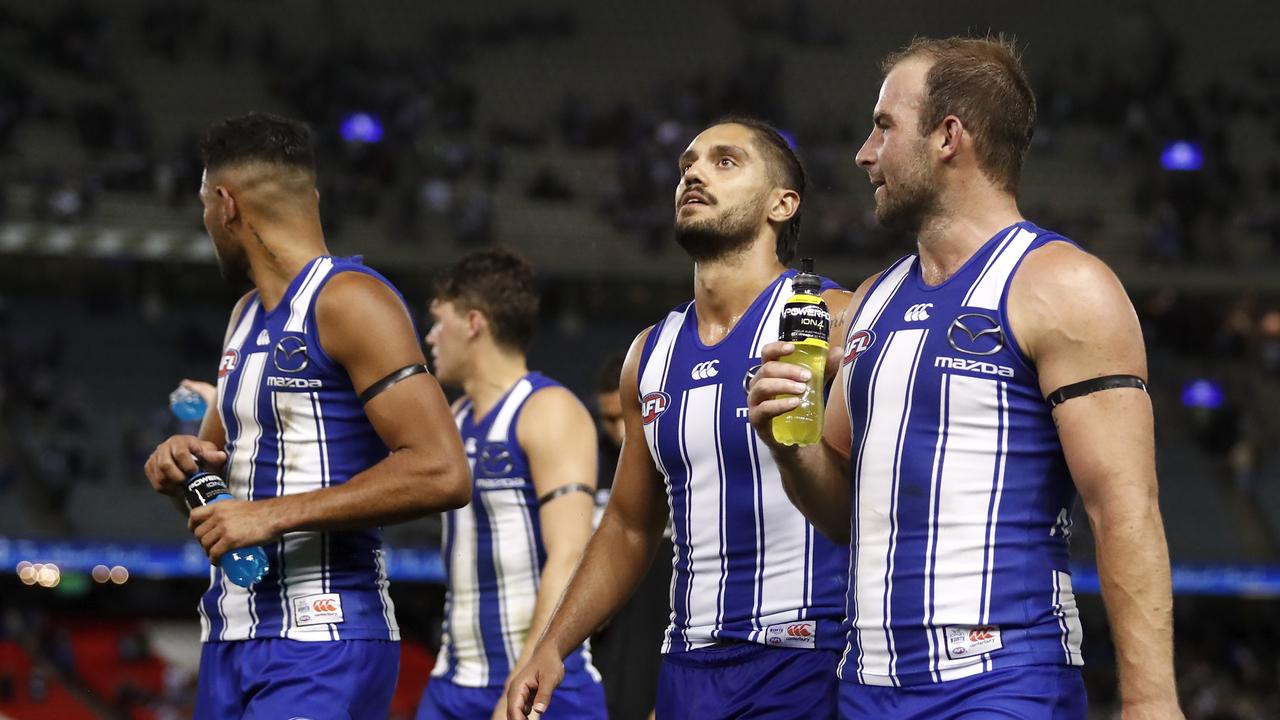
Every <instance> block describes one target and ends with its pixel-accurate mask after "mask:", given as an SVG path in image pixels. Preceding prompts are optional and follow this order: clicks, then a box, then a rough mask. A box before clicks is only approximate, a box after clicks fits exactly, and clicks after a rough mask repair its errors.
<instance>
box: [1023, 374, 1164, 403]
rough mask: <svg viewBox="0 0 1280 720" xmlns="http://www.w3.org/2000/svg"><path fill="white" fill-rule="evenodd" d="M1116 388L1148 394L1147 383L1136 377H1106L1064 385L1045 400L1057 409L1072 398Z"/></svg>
mask: <svg viewBox="0 0 1280 720" xmlns="http://www.w3.org/2000/svg"><path fill="white" fill-rule="evenodd" d="M1116 388H1137V389H1139V390H1141V391H1142V392H1146V391H1147V383H1146V381H1144V380H1143V379H1142V378H1140V377H1138V376H1136V375H1104V376H1102V377H1096V378H1093V379H1091V380H1081V381H1080V382H1078V383H1071V384H1070V385H1063V386H1062V387H1060V388H1058V389H1057V390H1054V391H1053V392H1051V393H1049V397H1047V398H1045V400H1048V401H1049V407H1050V408H1056V407H1058V406H1059V405H1061V404H1062V403H1064V402H1066V401H1068V400H1070V399H1071V398H1077V397H1080V396H1081V395H1089V394H1091V393H1096V392H1101V391H1103V390H1115V389H1116Z"/></svg>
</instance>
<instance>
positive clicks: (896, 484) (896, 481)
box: [884, 330, 929, 685]
mask: <svg viewBox="0 0 1280 720" xmlns="http://www.w3.org/2000/svg"><path fill="white" fill-rule="evenodd" d="M911 332H917V331H914V330H908V331H905V332H904V333H903V334H904V335H905V334H906V333H911ZM928 337H929V331H928V330H924V331H919V338H918V339H917V340H916V347H915V355H914V356H913V357H912V358H911V366H910V367H911V371H910V375H908V376H907V386H906V391H907V392H906V395H907V397H906V400H905V401H904V406H903V409H902V414H901V416H900V419H899V421H898V423H899V424H898V438H897V444H896V446H895V447H896V449H895V451H894V463H893V488H892V489H891V490H890V493H889V503H890V504H889V526H890V528H892V529H891V532H890V534H889V552H888V554H887V557H888V568H887V569H886V570H885V578H884V579H885V587H886V591H885V596H884V632H885V640H886V642H887V643H888V646H889V676H890V677H891V678H893V684H894V685H897V684H898V680H897V667H898V652H897V648H896V647H895V646H894V639H893V633H892V632H891V631H890V630H889V623H890V612H889V603H890V601H891V600H892V598H893V569H894V556H895V555H896V551H897V548H898V524H899V523H898V491H899V489H900V488H901V487H902V459H903V455H904V453H905V452H906V442H907V426H908V422H907V421H908V420H909V419H910V418H911V403H912V401H913V400H914V398H915V387H916V371H917V370H919V369H920V354H921V352H922V351H923V350H924V342H925V340H926V339H927V338H928Z"/></svg>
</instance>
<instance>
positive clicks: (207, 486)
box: [182, 472, 231, 509]
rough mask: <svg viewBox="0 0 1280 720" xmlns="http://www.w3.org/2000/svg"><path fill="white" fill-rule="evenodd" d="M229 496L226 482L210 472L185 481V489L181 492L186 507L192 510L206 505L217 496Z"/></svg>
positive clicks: (200, 473) (198, 474)
mask: <svg viewBox="0 0 1280 720" xmlns="http://www.w3.org/2000/svg"><path fill="white" fill-rule="evenodd" d="M230 494H231V491H230V490H229V489H228V488H227V481H226V480H223V479H222V478H221V477H219V476H217V475H215V474H213V473H211V472H198V473H196V474H195V475H192V476H191V479H190V480H188V481H187V489H186V490H184V491H183V493H182V497H183V499H184V500H186V501H187V507H188V508H191V509H194V508H198V507H200V506H201V505H208V504H209V503H211V502H213V501H214V499H215V498H217V497H218V496H219V495H230Z"/></svg>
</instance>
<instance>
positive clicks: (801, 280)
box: [791, 258, 822, 295]
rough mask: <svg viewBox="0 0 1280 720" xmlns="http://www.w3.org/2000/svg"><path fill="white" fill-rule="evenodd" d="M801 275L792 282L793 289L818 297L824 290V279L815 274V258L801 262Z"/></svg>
mask: <svg viewBox="0 0 1280 720" xmlns="http://www.w3.org/2000/svg"><path fill="white" fill-rule="evenodd" d="M800 268H801V269H800V274H798V275H796V276H795V279H794V280H792V281H791V288H792V289H793V290H795V291H796V292H798V293H800V292H802V293H808V294H810V295H816V294H817V293H818V290H820V289H822V278H820V277H818V276H817V275H815V274H814V273H813V258H804V259H803V260H801V261H800Z"/></svg>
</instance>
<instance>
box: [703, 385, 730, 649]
mask: <svg viewBox="0 0 1280 720" xmlns="http://www.w3.org/2000/svg"><path fill="white" fill-rule="evenodd" d="M710 387H711V388H713V389H714V395H713V397H714V402H713V405H712V408H713V409H712V411H711V426H712V427H713V428H715V443H716V444H715V448H716V479H717V480H718V481H719V482H718V483H717V485H718V487H719V490H720V508H719V518H718V520H719V525H718V528H719V533H720V586H719V588H718V590H717V597H716V624H715V628H714V629H712V631H711V635H712V636H713V637H718V636H719V633H720V630H721V628H723V627H724V602H725V600H724V596H725V593H726V592H727V590H728V585H729V552H728V548H726V547H725V543H726V542H727V541H728V529H727V528H726V527H725V525H726V523H727V522H728V518H727V517H726V516H725V513H726V512H727V510H728V507H729V498H728V497H727V494H728V492H729V487H728V484H727V483H726V482H725V476H724V465H725V463H724V443H722V442H721V440H720V397H721V392H720V390H721V388H722V387H723V386H722V385H720V383H716V384H715V385H711V386H710ZM702 427H705V426H702Z"/></svg>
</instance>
